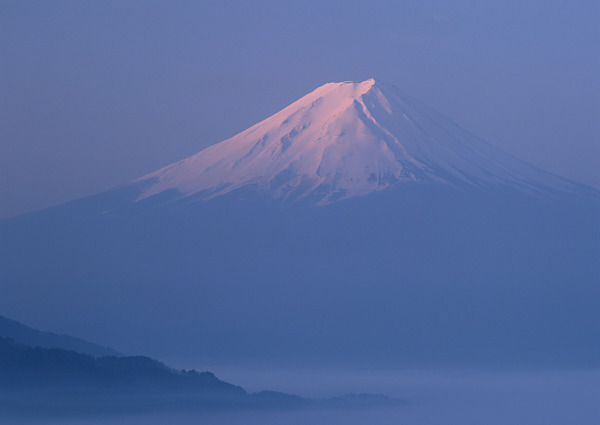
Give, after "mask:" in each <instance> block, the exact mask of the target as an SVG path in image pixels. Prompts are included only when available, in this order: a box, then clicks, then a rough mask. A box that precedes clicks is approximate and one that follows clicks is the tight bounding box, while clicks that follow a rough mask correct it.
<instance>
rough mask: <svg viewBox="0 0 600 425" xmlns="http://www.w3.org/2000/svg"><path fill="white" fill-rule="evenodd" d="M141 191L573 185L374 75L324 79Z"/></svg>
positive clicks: (332, 194) (150, 178)
mask: <svg viewBox="0 0 600 425" xmlns="http://www.w3.org/2000/svg"><path fill="white" fill-rule="evenodd" d="M136 182H146V183H147V186H146V189H145V191H144V192H143V193H142V194H141V195H140V196H139V198H138V199H143V198H147V197H150V196H152V195H156V194H159V193H161V192H163V191H166V190H172V189H175V190H177V191H178V192H179V193H180V194H181V195H182V196H190V195H195V196H197V197H199V198H201V199H210V198H213V197H216V196H220V195H223V194H226V193H228V192H231V191H233V190H235V189H238V188H241V187H245V186H252V187H255V188H257V189H259V190H261V191H263V192H265V193H267V194H269V195H270V196H272V197H274V198H278V199H282V200H285V201H293V200H308V201H309V202H312V203H317V204H327V203H330V202H333V201H335V200H338V199H344V198H349V197H354V196H359V195H364V194H367V193H370V192H374V191H379V190H382V189H386V188H389V187H391V186H397V185H399V184H402V183H405V182H414V183H434V184H444V185H451V186H454V187H465V186H466V187H478V188H481V189H485V190H489V189H492V188H494V187H495V188H499V189H506V188H509V187H510V188H518V189H520V190H526V191H530V192H544V191H546V190H561V191H568V192H570V191H575V190H576V187H577V185H576V184H571V183H570V182H568V181H566V180H563V179H561V178H559V177H556V176H553V175H551V174H549V173H545V172H543V171H541V170H538V169H536V168H535V167H533V166H530V165H528V164H526V163H524V162H522V161H520V160H518V159H516V158H514V157H512V156H510V155H508V154H506V153H504V152H502V151H500V150H499V149H496V148H494V147H492V146H490V145H488V144H487V143H485V142H483V141H481V140H479V139H477V138H476V137H474V136H473V135H471V134H469V133H468V132H466V131H465V130H463V129H461V128H460V127H458V126H457V125H455V124H454V123H452V122H451V121H450V120H448V119H446V118H444V117H443V116H441V115H439V114H437V113H436V112H434V111H432V110H430V109H429V108H427V107H426V106H424V105H422V104H420V103H418V102H416V101H414V100H412V99H410V98H408V97H406V96H404V95H403V94H402V93H401V92H399V91H398V89H396V88H395V87H393V86H388V85H386V84H382V83H379V82H375V80H373V79H369V80H367V81H364V82H361V83H354V82H342V83H329V84H325V85H323V86H321V87H319V88H318V89H316V90H315V91H313V92H312V93H310V94H308V95H306V96H304V97H303V98H301V99H299V100H298V101H296V102H294V103H293V104H291V105H290V106H288V107H287V108H285V109H283V110H281V111H280V112H278V113H276V114H275V115H273V116H271V117H270V118H267V119H266V120H264V121H262V122H260V123H258V124H256V125H254V126H253V127H251V128H249V129H247V130H245V131H243V132H241V133H239V134H238V135H236V136H234V137H232V138H230V139H227V140H225V141H223V142H220V143H218V144H216V145H213V146H211V147H209V148H207V149H204V150H203V151H201V152H199V153H197V154H196V155H193V156H191V157H189V158H187V159H184V160H182V161H179V162H177V163H174V164H172V165H169V166H167V167H164V168H162V169H160V170H158V171H156V172H154V173H151V174H148V175H146V176H144V177H142V178H140V179H138V180H137V181H136Z"/></svg>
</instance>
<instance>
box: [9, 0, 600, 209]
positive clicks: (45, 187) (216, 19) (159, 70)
mask: <svg viewBox="0 0 600 425" xmlns="http://www.w3.org/2000/svg"><path fill="white" fill-rule="evenodd" d="M599 22H600V6H599V3H598V2H597V1H593V0H592V1H577V0H575V1H573V0H570V1H567V0H564V1H563V0H560V1H552V0H544V1H541V0H531V1H527V2H522V1H511V0H509V1H486V2H480V1H467V0H457V1H431V0H418V1H417V0H415V1H360V2H359V1H323V0H318V1H316V0H305V1H301V2H287V1H284V2H282V1H252V2H250V1H248V2H242V1H223V0H219V1H189V2H188V1H141V0H140V1H122V0H119V1H80V0H74V1H52V2H49V1H23V0H17V1H6V0H0V55H1V57H2V60H0V199H2V202H0V217H8V216H12V215H15V214H20V213H23V212H27V211H30V210H33V209H38V208H43V207H47V206H50V205H54V204H57V203H61V202H65V201H68V200H71V199H75V198H78V197H81V196H85V195H90V194H93V193H96V192H99V191H102V190H105V189H108V188H110V187H113V186H115V185H118V184H121V183H125V182H127V181H129V180H132V179H134V178H137V177H139V176H141V175H143V174H145V173H147V172H150V171H153V170H155V169H157V168H159V167H162V166H164V165H166V164H168V163H171V162H174V161H177V160H179V159H182V158H184V157H186V156H189V155H191V154H194V153H196V152H198V151H199V150H201V149H203V148H204V147H206V146H209V145H211V144H214V143H216V142H219V141H221V140H223V139H225V138H227V137H230V136H233V135H234V134H236V133H238V132H239V131H241V130H244V129H245V128H247V127H249V126H250V125H252V124H254V123H256V122H257V121H259V120H262V119H264V118H266V117H267V116H269V115H271V114H273V113H275V112H277V111H278V110H279V109H281V108H282V107H284V106H286V105H288V104H289V103H291V102H293V101H294V100H296V99H297V98H299V97H301V96H302V95H304V94H306V93H308V92H309V91H311V90H313V89H314V88H316V87H318V86H319V85H321V84H324V83H326V82H330V81H342V80H364V79H367V78H369V77H375V78H379V79H381V80H383V81H386V82H389V83H392V84H395V85H397V86H398V87H400V88H401V89H402V90H404V91H405V92H406V93H407V94H409V95H411V96H413V97H415V98H417V99H419V100H421V101H423V102H425V103H427V104H429V105H430V106H432V107H434V108H435V109H437V110H438V111H440V112H442V113H443V114H445V115H447V116H449V117H450V118H452V119H454V120H455V121H456V122H457V123H458V124H460V125H461V126H463V127H464V128H466V129H468V130H470V131H471V132H473V133H475V134H477V135H478V136H480V137H482V138H483V139H484V140H487V141H488V142H490V143H492V144H494V145H496V146H498V147H500V148H502V149H504V150H506V151H508V152H510V153H512V154H514V155H516V156H518V157H520V158H522V159H525V160H527V161H529V162H531V163H533V164H535V165H538V166H540V167H542V168H545V169H547V170H549V171H552V172H555V173H557V174H560V175H562V176H565V177H568V178H571V179H574V180H578V181H580V182H584V183H587V184H590V185H594V186H596V187H600V167H598V163H599V160H600V143H599V140H598V135H599V134H600V120H598V113H599V112H600V77H599V75H600V50H599V49H598V46H599V45H600V25H599V24H598V23H599Z"/></svg>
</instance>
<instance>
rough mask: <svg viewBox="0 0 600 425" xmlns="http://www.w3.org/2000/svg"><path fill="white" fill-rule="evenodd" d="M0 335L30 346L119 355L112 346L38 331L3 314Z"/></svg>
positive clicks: (98, 354) (101, 354)
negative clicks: (103, 345)
mask: <svg viewBox="0 0 600 425" xmlns="http://www.w3.org/2000/svg"><path fill="white" fill-rule="evenodd" d="M0 337H3V338H10V339H12V340H14V341H15V342H17V343H20V344H24V345H29V346H32V347H43V348H61V349H63V350H72V351H76V352H78V353H85V354H89V355H91V356H94V357H100V356H119V355H120V354H119V353H117V352H116V351H115V350H113V349H112V348H108V347H102V346H100V345H97V344H93V343H91V342H87V341H84V340H82V339H79V338H75V337H72V336H68V335H57V334H54V333H51V332H43V331H39V330H37V329H33V328H30V327H29V326H25V325H23V324H21V323H19V322H17V321H16V320H11V319H8V318H6V317H4V316H0Z"/></svg>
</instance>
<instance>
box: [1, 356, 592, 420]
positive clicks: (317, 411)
mask: <svg viewBox="0 0 600 425" xmlns="http://www.w3.org/2000/svg"><path fill="white" fill-rule="evenodd" d="M212 370H214V372H215V373H216V374H217V376H219V377H220V378H222V379H225V380H228V381H230V382H235V383H236V384H239V385H242V386H243V387H244V388H245V389H246V390H248V391H250V392H253V391H260V390H265V389H271V390H277V391H285V392H289V393H294V394H298V395H301V396H305V397H310V398H313V399H323V398H327V397H332V396H336V395H341V394H345V393H350V392H354V393H363V392H369V393H379V394H385V395H387V396H390V397H394V398H398V399H402V400H404V401H405V402H406V404H403V405H400V406H394V407H373V408H352V409H340V408H331V407H329V408H325V407H311V408H307V409H302V410H291V411H263V412H257V411H253V412H236V413H228V412H221V413H214V412H213V413H180V412H166V413H159V414H135V415H125V414H123V415H107V416H103V417H94V418H90V417H86V418H82V417H77V418H53V419H49V418H39V419H36V420H32V419H29V420H24V419H19V420H14V421H11V422H12V423H16V424H19V423H21V424H25V423H35V422H38V423H45V424H52V425H58V424H75V423H77V424H81V423H85V424H97V425H106V424H136V425H137V424H145V425H146V424H147V425H158V424H176V423H178V424H216V425H226V424H249V425H254V424H256V425H259V424H261V425H262V424H269V425H278V424H282V425H283V424H285V425H300V424H302V425H304V424H306V425H321V424H322V425H325V424H327V425H331V424H333V425H335V424H342V425H362V424H365V425H371V424H378V425H385V424H395V425H397V424H400V425H402V424H405V425H451V424H459V425H495V424H498V425H499V424H502V425H520V424H522V425H565V424H578V425H588V424H589V425H592V424H593V425H597V424H598V421H599V418H600V402H599V400H600V370H594V371H521V372H515V371H511V372H505V371H496V372H489V371H487V372H484V371H395V370H394V371H389V370H388V371H383V370H382V371H364V370H363V371H354V372H347V371H342V370H337V371H331V370H329V371H319V370H303V371H298V370H296V371H292V370H266V369H263V370H260V369H253V370H250V369H245V370H242V369H233V368H225V367H218V366H216V367H213V368H212Z"/></svg>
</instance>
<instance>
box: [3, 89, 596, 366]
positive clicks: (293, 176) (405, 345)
mask: <svg viewBox="0 0 600 425" xmlns="http://www.w3.org/2000/svg"><path fill="white" fill-rule="evenodd" d="M599 216H600V196H599V194H598V191H597V190H596V189H594V188H590V187H587V186H585V185H580V184H577V183H575V182H571V181H569V180H566V179H563V178H561V177H558V176H555V175H553V174H550V173H547V172H545V171H542V170H539V169H537V168H535V167H534V166H532V165H529V164H527V163H525V162H523V161H520V160H518V159H517V158H514V157H513V156H511V155H509V154H507V153H504V152H502V151H501V150H499V149H497V148H495V147H493V146H491V145H489V144H487V143H485V142H484V141H482V140H480V139H478V138H477V137H475V136H473V135H472V134H470V133H469V132H467V131H465V130H463V129H461V128H460V127H459V126H457V125H456V124H454V123H452V122H451V121H450V120H449V119H447V118H444V117H443V116H441V115H440V114H438V113H437V112H434V111H432V110H431V109H429V108H428V107H427V106H425V105H423V104H421V103H419V102H417V101H415V100H413V99H411V98H409V97H407V96H405V95H403V94H402V93H401V92H400V91H399V90H398V89H396V88H395V87H393V86H390V85H387V84H384V83H380V82H376V81H374V80H367V81H364V82H360V83H353V82H343V83H330V84H325V85H324V86H322V87H319V88H318V89H316V90H315V91H313V92H312V93H309V94H308V95H306V96H304V97H303V98H301V99H299V100H298V101H296V102H294V103H292V104H291V105H290V106H288V107H287V108H284V109H283V110H281V111H280V112H278V113H276V114H275V115H273V116H271V117H269V118H267V119H266V120H264V121H262V122H260V123H258V124H256V125H254V126H252V127H251V128H249V129H247V130H245V131H243V132H242V133H240V134H238V135H235V136H234V137H232V138H230V139H227V140H225V141H222V142H220V143H217V144H215V145H213V146H211V147H208V148H206V149H204V150H202V151H200V152H199V153H197V154H196V155H193V156H191V157H189V158H187V159H184V160H182V161H179V162H177V163H174V164H172V165H169V166H166V167H164V168H162V169H160V170H158V171H155V172H153V173H150V174H148V175H145V176H143V177H141V178H139V179H137V180H135V181H133V182H130V183H126V184H124V185H122V186H120V187H117V188H114V189H112V190H109V191H107V192H103V193H100V194H97V195H94V196H90V197H88V198H84V199H80V200H77V201H74V202H71V203H68V204H64V205H62V206H58V207H55V208H51V209H48V210H43V211H39V212H36V213H32V214H28V215H24V216H20V217H16V218H13V219H9V220H3V221H0V282H1V287H2V297H0V312H2V314H6V315H10V316H12V317H15V318H17V319H18V320H21V321H27V322H29V323H32V324H33V325H36V326H38V325H42V324H43V326H44V327H46V328H53V329H57V330H60V331H61V333H66V334H71V335H76V336H78V337H82V338H85V339H92V340H99V341H104V342H105V343H107V344H109V345H110V346H112V347H115V349H117V350H118V351H119V352H122V353H135V352H143V353H146V354H149V355H151V356H153V357H155V358H161V359H164V360H167V361H172V360H174V359H175V360H182V359H185V360H190V361H191V362H193V363H189V362H187V364H191V365H193V366H194V367H200V366H203V365H204V364H224V363H225V364H242V363H245V364H250V365H251V366H259V365H265V364H266V365H269V366H272V365H274V364H279V365H282V366H286V367H287V366H289V365H295V366H298V365H312V366H318V367H321V366H324V365H327V364H329V365H336V366H337V365H342V364H351V365H354V366H357V365H358V366H360V367H373V365H377V366H380V367H409V366H415V365H416V366H419V367H421V366H432V365H433V366H435V367H437V366H448V365H468V366H492V367H500V366H501V367H523V366H526V367H532V366H533V367H555V366H556V367H568V368H572V367H597V366H598V365H600V361H599V359H600V356H599V355H598V353H600V338H598V335H599V334H600V315H599V314H598V311H600V301H599V300H600V285H598V282H600V262H598V258H600V243H599V241H600V223H599V221H598V217H599ZM31 294H36V296H33V297H32V295H31Z"/></svg>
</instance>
